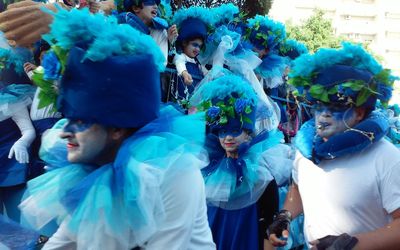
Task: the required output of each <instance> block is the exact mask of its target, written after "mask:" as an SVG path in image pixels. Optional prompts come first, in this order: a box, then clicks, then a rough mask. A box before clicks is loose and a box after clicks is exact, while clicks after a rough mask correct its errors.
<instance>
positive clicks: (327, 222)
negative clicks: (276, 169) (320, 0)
mask: <svg viewBox="0 0 400 250" xmlns="http://www.w3.org/2000/svg"><path fill="white" fill-rule="evenodd" d="M289 77H290V80H289V83H290V84H293V86H295V87H296V88H297V89H298V93H299V95H303V96H304V97H305V98H307V100H309V101H310V102H312V103H314V104H315V106H314V110H315V119H312V120H310V121H308V122H307V123H305V124H304V125H303V126H302V127H301V129H300V131H299V132H298V133H297V135H296V137H295V145H296V148H297V149H298V152H297V153H296V159H295V161H294V168H293V179H294V185H293V186H291V188H290V191H289V193H288V196H287V198H286V201H285V204H284V207H283V208H284V209H283V210H282V211H281V212H280V213H279V215H278V216H277V217H276V219H275V221H274V223H273V224H272V225H271V226H270V230H269V232H270V240H271V242H273V244H274V245H275V246H282V245H285V244H286V241H285V240H283V239H279V238H278V237H280V236H281V235H282V234H286V235H287V234H288V233H289V232H288V231H287V229H288V228H287V227H288V225H289V224H290V223H291V219H292V218H295V217H296V216H297V215H298V214H300V213H301V212H304V235H305V238H306V242H308V247H309V248H311V247H315V248H317V249H396V248H398V246H399V244H400V239H399V237H398V232H399V231H400V226H399V225H400V223H399V222H400V197H399V195H398V194H399V191H400V155H399V154H398V149H397V148H396V147H395V146H394V145H393V144H391V143H390V142H388V141H387V140H385V139H383V137H384V136H385V134H386V133H387V131H388V129H389V122H388V119H387V117H386V116H385V115H384V114H383V113H382V112H380V111H375V105H376V101H377V100H378V99H379V100H380V101H381V102H382V104H385V103H387V102H388V101H389V99H390V97H391V92H392V86H393V82H394V80H395V78H394V77H393V76H391V73H390V71H389V70H385V69H383V68H382V66H381V65H380V64H379V63H378V62H377V61H376V60H375V59H374V58H373V57H372V56H371V55H370V54H368V52H366V51H365V50H364V49H363V48H362V47H361V46H360V45H353V44H350V43H343V47H342V48H339V49H320V50H318V51H317V52H316V53H315V54H313V55H307V54H305V55H302V56H301V57H299V58H298V59H296V60H295V62H294V67H293V68H292V71H291V73H290V74H289ZM349 190H350V191H349Z"/></svg>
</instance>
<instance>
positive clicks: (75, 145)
mask: <svg viewBox="0 0 400 250" xmlns="http://www.w3.org/2000/svg"><path fill="white" fill-rule="evenodd" d="M77 147H79V144H77V143H72V142H68V143H67V149H68V150H72V149H76V148H77Z"/></svg>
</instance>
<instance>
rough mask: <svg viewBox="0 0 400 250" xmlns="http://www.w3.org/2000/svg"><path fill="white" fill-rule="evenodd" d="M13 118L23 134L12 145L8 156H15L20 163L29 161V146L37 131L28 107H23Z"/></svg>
mask: <svg viewBox="0 0 400 250" xmlns="http://www.w3.org/2000/svg"><path fill="white" fill-rule="evenodd" d="M11 118H12V119H13V121H14V122H15V123H16V124H17V126H18V128H19V129H20V130H21V134H22V136H21V138H19V140H18V141H16V142H15V143H14V145H13V146H12V147H11V149H10V152H9V154H8V158H9V159H11V158H12V157H13V156H15V159H16V160H17V161H18V162H19V163H29V153H28V148H29V146H30V145H31V143H32V142H33V140H34V139H35V137H36V133H35V129H34V128H33V126H32V122H31V120H30V118H29V113H28V110H27V109H26V108H24V109H21V110H19V111H18V112H17V113H15V114H14V115H13V116H12V117H11Z"/></svg>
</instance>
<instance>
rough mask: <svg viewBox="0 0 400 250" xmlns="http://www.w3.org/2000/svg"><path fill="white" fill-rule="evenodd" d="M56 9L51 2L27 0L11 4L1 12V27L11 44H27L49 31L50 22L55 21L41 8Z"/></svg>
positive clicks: (27, 45)
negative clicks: (45, 3) (46, 3)
mask: <svg viewBox="0 0 400 250" xmlns="http://www.w3.org/2000/svg"><path fill="white" fill-rule="evenodd" d="M42 7H47V8H50V9H52V10H55V7H54V6H53V5H51V4H48V5H44V4H43V3H38V2H33V1H29V0H25V1H22V2H18V3H14V4H10V5H9V6H8V8H7V10H6V11H4V12H2V13H0V29H1V30H2V31H3V32H4V36H5V38H7V39H8V40H9V43H10V45H12V46H15V45H19V46H26V47H29V45H31V44H33V43H35V42H36V41H38V40H39V39H40V37H41V36H42V35H43V34H45V33H47V32H49V24H50V23H51V22H52V21H53V17H52V16H51V15H50V14H47V13H44V12H43V11H42V10H41V8H42Z"/></svg>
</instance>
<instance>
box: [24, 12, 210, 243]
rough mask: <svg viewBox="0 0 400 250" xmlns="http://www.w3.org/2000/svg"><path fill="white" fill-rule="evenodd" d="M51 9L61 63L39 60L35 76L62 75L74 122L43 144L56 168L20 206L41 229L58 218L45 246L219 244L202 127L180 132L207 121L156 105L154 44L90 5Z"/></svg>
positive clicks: (65, 106) (64, 103) (61, 101)
mask: <svg viewBox="0 0 400 250" xmlns="http://www.w3.org/2000/svg"><path fill="white" fill-rule="evenodd" d="M53 15H54V16H55V18H54V22H53V23H52V26H51V32H50V33H49V34H48V35H47V37H46V39H48V40H47V41H48V42H50V43H51V41H56V43H55V44H52V46H53V49H52V51H53V52H54V54H55V55H56V58H54V57H53V60H55V61H54V65H58V63H59V64H60V65H61V67H49V68H47V67H45V65H42V66H43V67H44V72H43V73H42V75H38V77H39V78H43V77H44V74H45V72H47V71H50V73H53V74H52V75H54V74H55V73H60V74H59V75H60V79H59V80H60V85H59V96H58V100H57V104H58V105H57V107H58V110H59V111H60V112H62V113H63V115H64V116H65V117H66V118H68V120H61V121H60V122H59V123H57V124H56V125H55V127H54V130H52V131H49V132H48V136H45V137H44V140H43V145H42V149H41V157H42V159H44V160H45V161H46V162H47V163H48V164H52V165H55V166H57V167H58V168H56V169H54V170H52V171H49V172H48V173H46V174H43V175H41V176H39V177H37V178H35V179H33V180H31V181H30V182H29V183H28V192H29V193H28V194H27V197H26V199H25V200H24V201H23V202H22V203H21V205H20V208H21V210H22V212H23V214H24V218H25V219H27V220H28V221H29V222H30V223H31V225H32V226H34V227H35V228H40V227H41V226H43V225H45V224H46V223H47V222H49V221H50V220H52V219H56V220H57V221H58V222H59V225H60V227H59V228H58V230H57V232H56V233H55V234H54V235H53V236H52V237H51V238H50V239H49V241H48V242H47V243H46V244H45V246H44V248H43V249H132V248H135V247H136V248H141V249H215V245H214V243H213V242H212V237H211V232H210V229H209V227H208V224H207V214H206V203H205V193H204V181H203V179H202V176H201V172H200V170H199V168H200V167H202V166H204V165H205V164H206V159H207V158H206V153H205V152H204V150H203V149H202V147H200V146H197V143H200V142H201V141H202V137H201V133H198V134H199V136H197V137H193V136H192V134H191V130H189V129H188V130H182V127H183V126H185V127H188V128H191V129H196V130H197V129H200V130H201V128H202V127H204V120H203V119H201V116H190V117H189V116H183V115H181V113H180V112H178V111H176V110H175V109H173V108H172V107H165V108H163V109H161V110H160V88H159V87H160V85H159V71H160V70H162V69H163V67H164V56H163V54H162V52H161V51H160V50H159V48H158V46H157V44H156V43H155V42H154V40H153V39H152V38H151V37H149V36H146V35H143V34H141V33H140V32H139V31H137V30H135V29H133V28H132V27H130V26H129V25H118V24H117V22H116V19H115V18H114V17H104V15H100V14H94V15H93V14H90V13H89V10H88V9H85V10H71V11H70V12H68V11H66V10H63V9H59V10H58V12H57V13H53ZM99 29H100V30H99ZM83 34H84V35H83ZM110 41H113V43H112V44H110ZM46 55H47V54H46ZM57 61H58V62H57ZM49 65H50V64H49ZM59 70H60V71H59ZM36 74H40V72H36ZM34 78H35V76H34ZM57 133H60V134H59V135H60V136H61V138H63V140H61V139H56V138H55V137H54V135H55V134H57ZM188 133H189V134H188ZM189 137H192V138H191V139H188V138H189ZM66 151H67V152H66ZM67 160H68V161H67Z"/></svg>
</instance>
